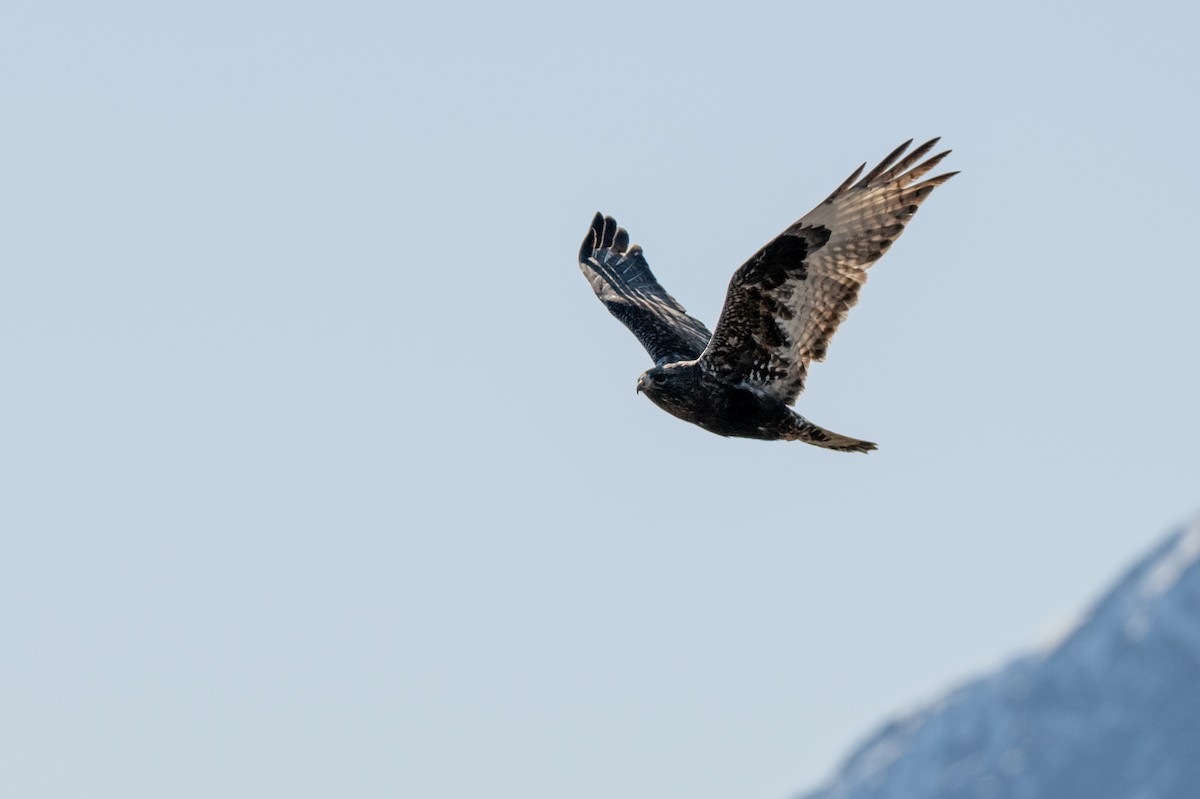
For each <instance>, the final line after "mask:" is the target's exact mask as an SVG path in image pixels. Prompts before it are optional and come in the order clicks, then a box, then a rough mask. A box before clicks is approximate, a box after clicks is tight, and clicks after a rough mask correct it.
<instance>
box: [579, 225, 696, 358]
mask: <svg viewBox="0 0 1200 799" xmlns="http://www.w3.org/2000/svg"><path fill="white" fill-rule="evenodd" d="M579 268H580V269H582V270H583V274H584V277H586V278H587V279H588V282H589V283H591V284H592V290H593V291H595V292H596V296H597V297H599V298H600V302H602V303H604V306H605V307H606V308H608V310H609V312H610V313H611V314H612V315H613V316H615V317H617V318H618V319H620V320H621V322H622V324H624V325H625V327H627V328H629V329H630V330H631V331H633V335H635V336H637V339H638V341H640V342H642V346H643V347H645V348H646V351H647V352H649V353H650V357H651V358H653V359H654V363H656V364H664V363H674V362H676V361H690V360H692V359H694V358H698V357H700V353H701V352H703V351H704V347H705V346H706V345H707V344H708V340H709V338H711V336H712V334H711V333H709V332H708V328H706V327H705V326H704V325H703V324H702V323H701V322H700V321H699V320H697V319H695V318H693V317H691V316H688V314H687V311H685V310H684V308H683V306H682V305H680V304H679V303H678V302H676V301H675V298H674V297H672V296H671V295H670V294H668V293H667V292H666V290H665V289H663V287H662V286H660V285H659V283H658V281H657V280H655V279H654V273H653V272H651V271H650V265H649V264H648V263H646V258H645V256H644V255H642V248H641V247H639V246H637V245H636V244H635V245H633V246H632V247H630V246H629V234H628V233H626V232H625V228H622V227H617V222H616V220H615V219H613V218H612V217H611V216H601V215H600V214H596V218H595V219H593V220H592V229H591V230H589V231H588V233H587V235H586V236H584V237H583V246H582V247H581V248H580V250H579Z"/></svg>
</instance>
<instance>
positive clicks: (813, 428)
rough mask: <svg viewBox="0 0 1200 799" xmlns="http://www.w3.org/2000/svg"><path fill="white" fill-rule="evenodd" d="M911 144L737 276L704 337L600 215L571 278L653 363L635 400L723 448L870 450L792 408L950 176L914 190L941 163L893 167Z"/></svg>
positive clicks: (916, 161) (917, 157)
mask: <svg viewBox="0 0 1200 799" xmlns="http://www.w3.org/2000/svg"><path fill="white" fill-rule="evenodd" d="M911 143H912V142H911V141H908V142H905V143H904V144H903V145H901V146H900V147H898V148H897V149H896V150H894V151H893V152H892V153H891V154H890V155H888V156H887V158H885V159H884V160H883V161H882V162H881V163H880V164H879V165H878V166H877V167H875V168H874V169H873V170H871V172H869V173H868V174H867V175H866V176H865V177H863V178H862V179H861V180H859V179H858V177H859V175H860V174H861V173H862V170H863V168H864V167H865V166H866V165H865V164H864V165H863V166H861V167H859V168H858V170H856V171H855V172H854V174H852V175H851V176H850V177H849V178H847V179H846V180H845V181H844V182H843V183H842V185H841V186H839V187H838V188H837V189H836V190H835V191H834V192H833V194H831V195H830V196H829V197H828V198H827V199H826V200H825V201H824V202H823V203H821V204H820V205H818V206H817V207H816V208H814V209H813V210H812V211H810V212H809V213H808V214H806V215H805V216H804V217H802V218H801V219H800V220H799V221H797V222H796V223H795V224H793V225H791V226H790V227H789V228H787V229H786V230H785V231H783V233H781V234H780V235H779V236H777V237H776V238H774V239H773V240H772V241H770V242H769V243H768V244H766V245H765V246H764V247H763V248H762V249H760V250H759V251H758V252H757V253H755V254H754V255H753V256H751V258H750V259H749V260H748V261H746V263H744V264H743V265H742V266H741V267H740V268H739V269H738V270H737V271H736V272H734V275H733V278H732V279H731V280H730V283H729V289H728V291H727V292H726V295H725V304H724V307H723V308H722V310H721V316H720V318H719V319H718V321H717V325H716V328H715V330H714V331H713V332H712V333H710V332H709V331H708V329H707V328H706V327H705V326H704V325H703V324H702V323H701V322H700V321H699V320H697V319H695V318H694V317H692V316H689V315H688V313H687V311H686V310H685V309H684V308H683V306H682V305H680V304H679V303H678V302H677V301H676V300H675V299H674V298H673V297H672V296H671V295H670V294H668V293H667V292H666V290H665V289H663V287H662V286H661V285H660V284H659V283H658V281H657V280H656V279H655V277H654V274H653V273H652V272H651V271H650V266H649V264H648V263H647V261H646V258H645V255H644V254H643V252H642V249H641V248H640V247H638V246H637V245H632V246H630V244H629V235H628V233H626V231H625V229H624V228H621V227H619V226H618V225H617V223H616V221H615V220H614V219H613V218H612V217H605V216H603V215H601V214H599V213H598V214H596V216H595V218H594V219H593V220H592V227H591V229H590V230H589V231H588V234H587V236H586V237H585V238H584V241H583V246H582V248H581V249H580V253H579V266H580V269H581V270H582V271H583V273H584V275H585V276H586V277H587V279H588V282H589V283H590V284H591V286H592V289H593V290H594V291H595V293H596V296H597V297H598V298H599V299H600V301H601V302H603V303H604V305H605V306H606V307H607V308H608V310H609V311H610V312H611V313H612V314H613V316H615V317H616V318H617V319H619V320H620V321H621V322H622V323H624V324H625V326H626V327H628V328H629V329H630V330H631V331H632V332H633V334H634V335H635V336H637V338H638V340H639V341H641V342H642V345H643V346H645V348H646V350H647V352H649V353H650V357H651V358H652V359H653V360H654V362H655V366H654V367H653V368H651V369H649V370H647V371H646V372H644V373H643V374H642V376H641V377H640V378H639V380H638V387H637V390H638V393H644V394H645V395H646V396H647V397H649V398H650V400H651V401H652V402H654V404H655V405H657V406H658V407H660V408H662V409H663V410H665V411H667V412H668V413H670V414H672V415H673V416H677V417H678V418H680V419H683V420H684V421H688V422H691V423H693V424H695V425H698V426H699V427H702V428H704V429H705V430H708V431H710V432H713V433H716V434H718V435H722V436H737V437H741V438H756V439H766V440H784V441H805V442H807V443H809V444H814V445H816V446H819V447H824V448H826V449H833V450H839V451H846V452H869V451H870V450H873V449H875V448H876V446H875V444H873V443H871V442H869V441H862V440H860V439H855V438H850V437H848V436H842V435H839V434H837V433H833V432H830V431H828V430H825V429H823V428H821V427H818V426H817V425H815V424H813V423H811V422H809V421H808V420H807V419H805V418H804V417H803V416H801V415H799V414H798V413H796V412H795V411H793V410H792V409H791V408H790V407H789V406H790V405H791V404H792V403H794V402H795V401H796V398H797V397H798V396H799V395H800V393H801V392H802V391H803V390H804V385H805V380H806V378H807V375H808V366H809V364H810V363H811V362H812V361H820V360H824V358H825V355H826V351H827V348H828V345H829V340H830V339H831V338H832V336H833V333H834V331H835V330H836V329H837V327H838V325H839V324H841V322H842V320H844V319H845V317H846V313H847V311H848V310H849V309H850V307H851V306H853V305H854V304H855V303H856V302H857V301H858V293H859V290H860V289H861V287H862V285H863V283H864V282H866V270H867V269H868V268H869V267H870V266H871V265H872V264H874V263H875V262H876V261H877V260H879V258H880V257H881V256H882V255H883V253H884V252H886V251H887V250H888V249H889V248H890V246H891V245H892V242H894V241H895V239H896V238H897V237H898V236H899V235H900V234H901V233H902V232H903V231H904V226H905V225H906V224H907V222H908V220H909V219H910V218H911V217H912V215H913V214H914V213H916V210H917V207H918V206H919V205H920V204H921V203H922V202H923V201H924V200H925V198H926V197H928V196H929V193H930V192H931V191H932V190H933V189H934V187H936V186H939V185H941V184H942V183H944V182H946V181H947V180H949V179H950V178H951V177H953V176H954V175H955V174H957V173H955V172H950V173H946V174H943V175H938V176H937V177H933V178H929V179H927V180H925V181H923V182H920V183H918V182H917V181H918V180H919V179H920V178H921V177H923V176H924V175H925V174H927V173H928V172H929V171H930V170H932V169H933V168H934V167H935V166H936V165H937V164H938V163H939V162H940V161H941V160H942V159H943V158H945V157H946V155H948V154H949V151H946V152H943V153H940V154H938V155H935V156H932V157H930V158H928V159H926V160H925V161H921V158H923V157H924V156H925V155H926V154H927V153H928V152H929V151H930V150H931V149H932V148H933V146H934V145H935V144H936V143H937V139H934V140H932V141H929V142H926V143H925V144H923V145H921V146H920V147H918V148H916V149H915V150H913V151H912V152H911V153H909V154H908V155H907V156H904V157H903V158H901V156H903V155H904V152H905V151H906V150H907V149H908V146H909V145H910V144H911Z"/></svg>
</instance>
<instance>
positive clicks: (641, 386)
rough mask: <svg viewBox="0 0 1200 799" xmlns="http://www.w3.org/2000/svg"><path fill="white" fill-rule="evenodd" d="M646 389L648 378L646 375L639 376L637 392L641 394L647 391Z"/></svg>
mask: <svg viewBox="0 0 1200 799" xmlns="http://www.w3.org/2000/svg"><path fill="white" fill-rule="evenodd" d="M645 390H646V378H644V377H639V378H638V385H637V393H638V394H641V393H642V392H643V391H645Z"/></svg>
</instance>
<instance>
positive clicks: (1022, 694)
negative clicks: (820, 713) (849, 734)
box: [797, 520, 1200, 799]
mask: <svg viewBox="0 0 1200 799" xmlns="http://www.w3.org/2000/svg"><path fill="white" fill-rule="evenodd" d="M1196 796H1200V520H1196V521H1194V522H1193V523H1191V524H1190V525H1188V526H1185V527H1181V528H1178V529H1176V530H1175V531H1174V532H1173V533H1171V534H1170V535H1168V536H1167V537H1166V539H1165V540H1163V541H1162V542H1160V543H1159V544H1158V545H1157V546H1155V547H1153V548H1152V549H1151V550H1150V552H1148V553H1147V554H1146V555H1144V556H1142V557H1141V558H1140V559H1138V560H1137V561H1136V562H1135V563H1134V564H1133V566H1131V567H1130V568H1128V569H1127V570H1126V571H1125V572H1124V573H1123V574H1122V575H1121V576H1120V577H1119V578H1118V579H1117V580H1116V581H1115V582H1114V584H1113V585H1112V587H1111V588H1110V589H1108V590H1107V591H1106V592H1104V593H1103V594H1102V595H1101V596H1100V598H1099V599H1098V600H1096V601H1095V602H1093V603H1092V605H1091V606H1090V607H1089V609H1088V610H1087V612H1086V613H1085V614H1084V615H1083V616H1082V617H1081V618H1080V620H1079V621H1078V623H1077V624H1075V625H1074V627H1072V628H1071V629H1070V630H1069V631H1068V632H1067V633H1066V634H1065V635H1062V636H1060V637H1059V638H1058V639H1057V640H1055V641H1053V642H1051V643H1050V644H1048V645H1046V646H1044V647H1042V648H1041V649H1040V650H1037V651H1034V652H1032V653H1029V654H1026V655H1022V656H1019V657H1017V658H1015V659H1013V660H1011V661H1009V662H1008V663H1007V664H1006V665H1004V666H1002V667H1000V668H999V669H998V670H996V671H995V672H992V673H991V674H988V675H985V676H982V677H978V678H975V679H972V680H969V681H967V682H965V683H963V684H961V685H960V686H958V687H956V688H954V689H952V690H950V691H948V692H947V693H946V694H945V695H943V696H942V697H940V698H938V699H936V700H935V701H933V702H931V703H929V704H927V705H926V706H924V707H922V708H920V709H918V710H916V711H914V712H911V713H908V714H906V715H903V716H901V717H898V718H895V719H893V720H891V721H889V722H886V723H885V724H884V725H883V726H882V727H881V728H880V729H879V730H877V731H876V732H875V733H873V734H871V735H870V736H868V737H867V738H866V739H865V740H864V741H863V742H862V743H861V744H859V745H858V746H857V747H855V748H854V749H853V750H852V751H851V753H850V754H849V755H848V756H847V757H846V759H845V760H844V761H843V763H842V765H841V766H840V767H839V768H838V769H837V770H836V772H835V773H834V775H833V776H832V777H831V778H830V779H829V781H828V782H827V783H826V784H825V785H823V786H820V787H818V788H817V789H815V790H812V791H809V792H806V793H802V794H799V795H798V797H797V799H914V798H915V797H920V798H921V799H1073V798H1074V797H1080V798H1081V799H1195V797H1196Z"/></svg>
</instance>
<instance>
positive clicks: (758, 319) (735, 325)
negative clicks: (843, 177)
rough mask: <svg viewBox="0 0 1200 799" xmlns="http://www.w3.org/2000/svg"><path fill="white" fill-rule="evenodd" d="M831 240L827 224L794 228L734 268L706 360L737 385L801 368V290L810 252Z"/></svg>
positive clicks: (710, 367)
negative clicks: (798, 332) (796, 343)
mask: <svg viewBox="0 0 1200 799" xmlns="http://www.w3.org/2000/svg"><path fill="white" fill-rule="evenodd" d="M828 240H829V230H828V229H826V228H824V227H806V228H800V229H795V230H792V229H789V230H788V231H786V232H785V233H783V234H781V235H779V236H777V237H776V238H775V239H773V240H772V241H771V242H770V243H769V244H767V246H765V247H763V248H762V249H761V250H759V251H758V252H756V253H755V254H754V255H753V256H752V257H751V258H750V260H748V261H746V263H744V264H742V266H741V267H740V268H739V269H738V270H737V271H736V272H734V273H733V279H732V280H730V281H729V290H728V291H727V292H726V294H725V305H724V307H723V308H722V309H721V318H720V321H718V322H717V329H716V331H715V332H714V333H713V337H712V341H711V342H710V343H709V346H708V349H706V350H705V352H704V356H703V358H702V360H701V364H702V365H703V366H704V368H705V369H707V370H708V371H709V372H710V373H713V374H715V375H717V376H718V377H719V378H720V379H721V380H722V381H723V382H726V383H729V384H731V385H739V384H748V385H752V386H761V385H769V384H771V383H774V382H776V381H779V380H783V379H785V378H787V377H788V376H789V375H791V374H794V373H795V372H796V369H797V359H796V354H795V347H794V346H792V344H793V341H794V338H795V333H794V329H795V327H796V319H795V315H796V306H797V301H796V299H795V294H796V292H797V291H798V290H800V287H801V286H803V285H804V283H805V282H806V281H807V280H808V263H807V259H808V257H809V254H810V253H812V252H814V251H816V250H818V249H820V247H821V246H823V245H824V244H825V242H826V241H828ZM800 369H801V371H803V366H802V365H801V366H800Z"/></svg>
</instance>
